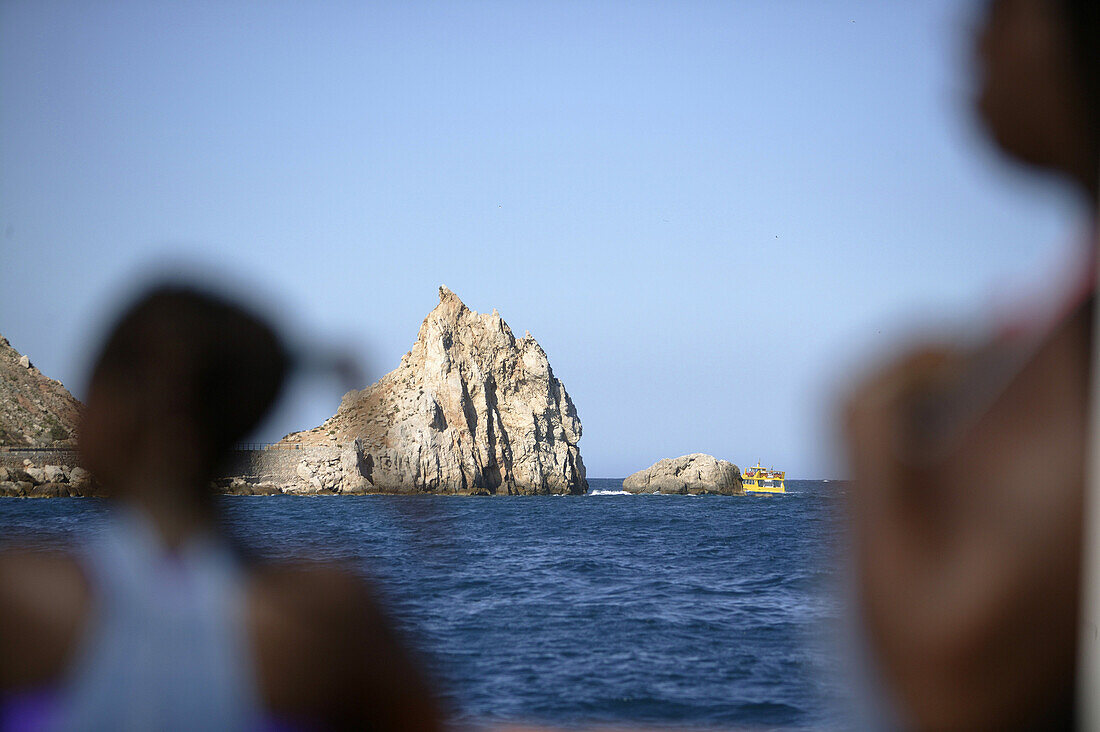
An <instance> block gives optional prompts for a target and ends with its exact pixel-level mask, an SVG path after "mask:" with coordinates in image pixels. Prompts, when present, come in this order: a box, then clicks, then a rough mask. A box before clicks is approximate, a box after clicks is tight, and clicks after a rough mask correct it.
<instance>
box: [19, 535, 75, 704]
mask: <svg viewBox="0 0 1100 732" xmlns="http://www.w3.org/2000/svg"><path fill="white" fill-rule="evenodd" d="M89 595H90V593H89V588H88V586H87V582H86V581H85V578H84V574H83V572H82V571H81V567H80V564H79V562H78V561H77V560H76V558H75V557H74V556H73V555H71V554H69V553H66V552H64V551H59V550H35V549H26V548H11V549H5V550H0V626H2V627H3V628H4V629H5V632H4V633H2V634H0V686H2V687H4V688H8V687H10V686H13V685H23V684H40V683H46V682H48V681H50V680H52V679H53V678H55V677H56V676H57V675H58V674H59V673H60V672H61V670H62V669H63V668H64V664H65V662H66V661H67V660H68V657H69V655H70V653H71V651H72V648H73V646H74V644H75V642H76V639H77V638H78V636H79V633H80V629H81V625H82V623H83V618H84V615H85V611H86V609H87V606H88V602H89Z"/></svg>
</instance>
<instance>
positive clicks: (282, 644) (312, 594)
mask: <svg viewBox="0 0 1100 732" xmlns="http://www.w3.org/2000/svg"><path fill="white" fill-rule="evenodd" d="M248 606H249V612H248V617H249V626H250V633H251V636H252V641H253V644H252V645H253V648H254V649H255V654H256V655H255V659H256V664H257V670H258V673H259V681H260V688H261V690H262V692H263V697H264V701H265V704H266V705H267V707H268V708H269V709H271V710H273V711H275V712H277V713H279V714H283V715H287V716H288V717H290V718H304V719H313V720H317V721H323V722H326V723H329V724H332V725H334V726H337V727H344V726H360V723H362V722H365V720H374V721H375V722H378V721H379V720H390V721H391V722H392V724H379V725H378V726H379V728H385V729H435V728H437V727H438V725H437V721H438V715H437V711H436V706H435V703H434V700H433V699H432V697H431V696H430V694H429V691H428V687H427V685H426V684H425V683H424V680H423V678H422V676H421V673H420V670H419V668H418V666H417V664H416V663H415V661H413V659H412V658H411V657H410V656H409V654H408V651H407V649H406V648H405V647H404V644H403V643H402V642H401V640H400V639H399V637H398V634H397V633H396V632H395V627H394V624H393V623H392V621H391V619H390V618H389V617H388V616H387V614H386V613H385V612H384V611H383V610H382V604H381V603H380V602H379V601H378V600H377V596H376V593H375V590H374V589H373V588H372V586H371V585H370V584H369V583H368V582H367V580H365V579H364V578H363V577H361V576H360V575H359V574H358V573H357V572H356V571H355V570H353V569H352V568H350V567H347V566H343V565H339V564H325V563H318V562H308V561H289V562H279V563H272V564H263V565H258V566H255V567H253V568H252V571H251V572H250V578H249V587H248Z"/></svg>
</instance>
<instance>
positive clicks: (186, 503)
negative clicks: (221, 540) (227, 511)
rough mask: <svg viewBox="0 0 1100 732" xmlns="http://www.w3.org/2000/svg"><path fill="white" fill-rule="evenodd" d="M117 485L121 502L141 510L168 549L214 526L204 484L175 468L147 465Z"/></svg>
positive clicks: (176, 546) (178, 545)
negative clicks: (122, 483) (173, 469)
mask: <svg viewBox="0 0 1100 732" xmlns="http://www.w3.org/2000/svg"><path fill="white" fill-rule="evenodd" d="M199 483H201V481H199ZM119 488H121V490H120V491H119V493H120V498H122V500H123V502H124V503H126V504H127V505H129V506H131V507H133V508H135V509H137V510H139V511H141V512H142V513H144V514H145V515H146V516H147V517H148V518H149V520H150V521H151V522H152V524H153V527H154V528H155V529H156V532H157V534H158V536H159V537H160V539H161V541H162V542H163V543H164V545H165V546H166V547H168V548H170V549H176V548H179V547H180V546H181V545H182V544H183V543H184V542H186V541H187V539H189V538H191V537H193V536H195V535H196V534H200V533H205V532H209V531H211V530H212V529H213V527H214V515H213V507H212V506H211V502H210V500H209V498H210V497H209V496H208V495H206V494H205V493H204V492H203V490H204V486H202V485H200V484H197V482H196V481H195V480H194V479H189V478H187V477H186V476H184V475H183V474H181V473H180V472H178V471H172V470H166V469H164V468H163V467H158V468H157V469H153V468H152V467H151V466H147V467H146V469H137V470H134V471H132V472H131V473H130V474H129V476H128V478H127V481H126V484H125V485H121V486H119Z"/></svg>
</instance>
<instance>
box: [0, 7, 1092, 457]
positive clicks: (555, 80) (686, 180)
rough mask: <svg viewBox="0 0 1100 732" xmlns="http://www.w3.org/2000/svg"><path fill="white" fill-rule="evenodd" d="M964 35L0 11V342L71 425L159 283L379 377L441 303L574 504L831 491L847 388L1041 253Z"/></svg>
mask: <svg viewBox="0 0 1100 732" xmlns="http://www.w3.org/2000/svg"><path fill="white" fill-rule="evenodd" d="M977 7H978V6H977V4H975V3H973V2H970V3H967V2H947V1H946V0H927V1H924V2H903V1H901V0H892V1H890V2H871V1H870V0H868V1H866V2H831V1H827V0H814V1H812V2H811V1H809V0H805V1H803V2H795V1H793V0H790V1H788V0H783V1H767V2H765V1H764V0H758V1H753V0H741V1H740V2H688V1H677V2H671V1H670V2H660V3H657V2H518V1H513V2H459V3H455V2H439V3H423V2H408V3H405V2H401V3H398V2H393V3H385V2H375V3H359V2H355V3H336V2H332V3H312V2H304V1H303V2H233V1H231V0H227V1H225V2H209V3H198V2H196V3H176V2H157V1H152V2H149V1H147V2H135V3H86V2H72V3H62V2H42V1H34V2H16V1H14V0H8V1H7V2H4V3H2V4H0V247H2V262H3V264H2V268H0V333H3V334H4V335H5V336H7V337H8V338H9V340H11V342H12V343H13V345H15V346H16V348H18V349H19V350H21V351H23V352H25V353H27V354H29V355H30V356H31V358H32V359H33V360H34V361H35V363H36V364H37V365H38V366H39V367H40V368H41V369H42V370H43V371H44V372H46V373H47V374H49V375H52V376H55V377H57V378H60V379H61V380H62V381H64V382H65V383H66V384H67V385H69V386H70V387H71V388H72V389H73V390H74V392H75V393H76V394H77V396H80V395H81V391H82V389H83V387H84V383H83V380H84V376H83V374H84V369H85V367H86V359H87V353H88V349H89V348H90V346H91V344H93V343H94V341H95V338H96V337H97V334H98V333H99V331H100V329H101V328H102V327H103V324H104V319H105V318H107V317H109V316H110V314H111V313H113V312H114V310H115V308H117V307H118V303H119V301H120V299H122V298H124V297H125V296H127V295H128V294H130V293H132V292H133V290H134V289H135V288H136V287H139V286H140V284H141V283H142V282H145V281H147V278H148V277H149V276H150V273H152V272H164V271H176V270H177V269H182V270H183V271H186V272H190V273H192V274H197V275H199V276H201V277H202V278H203V279H209V280H210V281H212V282H216V283H217V285H216V286H218V287H221V288H224V289H227V290H229V291H231V292H233V293H236V294H237V295H238V296H240V297H243V298H246V299H247V300H249V301H251V302H254V303H257V304H258V306H260V307H262V308H264V309H265V311H267V312H270V313H271V314H272V315H273V316H274V317H276V318H278V319H279V321H280V322H281V323H283V325H284V327H285V328H286V330H287V331H288V333H290V334H291V335H292V337H294V338H295V339H297V340H299V341H301V342H305V343H314V344H324V343H345V344H347V346H348V347H349V348H351V349H352V350H353V351H354V352H355V353H357V354H358V355H359V356H360V357H361V358H362V359H363V360H364V361H365V362H366V363H367V364H368V365H369V373H370V375H371V376H372V378H376V377H377V376H380V375H381V374H382V373H384V372H385V371H388V370H389V369H391V368H393V367H394V366H395V365H396V364H397V362H398V360H399V359H400V356H401V354H403V353H404V352H405V351H406V350H407V349H408V348H409V347H410V346H411V344H412V342H413V340H414V338H415V335H416V331H417V328H418V326H419V323H420V321H421V319H422V318H423V317H424V316H425V315H426V314H427V313H428V311H429V310H430V309H431V308H432V307H433V306H434V305H435V302H436V288H437V287H438V286H439V285H440V284H441V283H445V284H447V285H448V286H449V287H450V288H451V289H453V290H454V291H455V292H457V293H458V294H459V295H460V296H461V297H462V298H463V299H464V300H465V302H466V303H467V305H469V306H470V307H471V308H473V309H475V310H479V311H488V310H491V309H492V308H494V307H495V308H497V309H498V310H499V311H500V313H501V314H502V315H503V316H504V318H505V320H507V322H508V323H509V324H510V325H511V326H512V328H513V330H514V331H516V332H517V334H521V333H522V332H523V331H524V330H530V331H531V333H532V334H533V335H534V336H535V337H536V338H537V339H538V340H539V342H540V343H541V344H542V345H543V347H544V348H545V349H546V351H547V353H548V355H549V357H550V361H551V364H552V366H553V368H554V370H555V373H556V374H557V375H558V376H559V377H560V378H561V379H562V380H563V381H564V382H565V384H566V387H567V388H568V390H569V392H570V394H571V395H572V396H573V399H574V401H575V402H576V404H577V407H578V410H579V412H580V416H581V420H582V422H583V424H584V438H583V439H582V441H581V452H582V454H583V456H584V458H585V461H586V463H587V464H588V466H589V474H590V475H591V476H622V475H625V474H627V473H629V472H632V471H634V470H637V469H640V468H642V467H646V466H648V465H649V464H651V463H652V462H654V461H656V460H657V459H659V458H661V457H667V456H674V455H680V454H683V453H687V452H695V451H701V452H710V453H713V454H715V455H718V456H720V457H723V458H726V459H730V460H733V461H734V462H735V463H738V464H739V465H745V464H747V463H750V462H752V461H755V460H756V459H761V460H763V461H764V462H766V463H771V464H774V465H776V466H778V467H782V468H786V469H787V470H788V472H789V474H791V475H794V476H814V477H817V476H830V475H837V474H838V472H839V471H840V470H841V467H840V465H839V463H838V462H837V460H836V457H835V452H836V451H835V443H834V436H833V431H832V429H831V421H830V420H831V415H832V413H833V409H834V406H835V403H836V400H837V398H838V395H840V394H842V393H843V390H844V388H845V386H846V385H847V384H848V383H850V381H851V379H852V378H853V375H854V374H856V373H858V372H859V371H860V370H861V369H863V368H866V363H867V360H868V359H869V358H871V359H873V358H877V357H881V356H882V354H884V353H888V352H890V351H892V350H896V349H897V348H898V346H899V344H900V343H902V342H904V341H905V339H906V338H908V337H909V336H910V335H911V334H912V332H913V330H914V328H917V327H922V326H923V327H928V324H943V323H970V322H978V323H980V322H984V321H983V318H984V314H987V313H989V312H990V311H991V308H992V307H993V306H994V305H997V304H1002V305H1003V304H1004V303H1011V302H1012V301H1013V299H1015V298H1017V297H1019V295H1020V294H1021V293H1023V292H1029V291H1031V290H1034V289H1037V288H1038V289H1039V290H1042V289H1048V290H1049V289H1052V287H1053V286H1052V284H1051V283H1052V282H1054V280H1053V279H1052V273H1054V272H1056V271H1057V270H1058V268H1059V267H1060V266H1061V265H1062V264H1063V263H1064V262H1065V261H1066V260H1067V259H1068V258H1069V257H1070V256H1071V254H1072V249H1073V239H1074V237H1075V236H1076V233H1075V232H1076V231H1077V228H1076V227H1078V226H1079V225H1080V221H1079V212H1078V211H1077V210H1076V209H1075V208H1074V204H1073V203H1072V202H1071V201H1070V200H1068V198H1067V196H1066V194H1065V191H1064V190H1063V189H1061V188H1059V187H1058V186H1057V185H1056V184H1054V183H1052V182H1051V181H1045V180H1038V179H1034V178H1032V177H1030V176H1029V175H1026V174H1024V173H1023V172H1021V171H1018V170H1016V169H1014V168H1013V167H1011V166H1010V165H1008V164H1005V163H1003V162H1002V161H1001V160H999V158H998V157H997V156H996V154H995V153H994V151H993V150H992V149H991V148H990V146H989V145H988V144H986V143H985V141H984V139H983V137H982V134H981V130H980V129H979V128H978V126H977V125H976V123H975V122H974V120H973V119H972V115H971V113H970V109H969V96H970V91H969V90H970V85H971V82H970V73H969V47H968V43H969V40H968V35H969V29H970V27H971V25H972V17H973V15H974V13H975V11H976V9H977ZM339 392H340V388H339V387H338V386H337V385H335V384H327V383H299V384H296V385H295V386H294V388H293V389H292V390H291V394H290V396H288V399H287V401H286V402H285V403H284V404H283V405H282V406H281V407H280V409H279V410H278V413H277V414H276V415H275V416H274V417H273V418H272V420H271V421H270V422H269V423H268V424H267V425H265V427H264V428H263V429H262V430H261V434H260V435H259V437H261V438H268V439H273V438H278V437H279V436H281V435H282V434H283V433H285V432H286V431H289V430H291V429H300V428H305V427H309V426H313V425H314V424H316V423H318V422H320V421H321V420H322V419H324V418H325V417H326V416H328V415H329V414H331V413H332V412H333V411H334V409H335V406H336V404H337V403H338V402H339V397H340V393H339Z"/></svg>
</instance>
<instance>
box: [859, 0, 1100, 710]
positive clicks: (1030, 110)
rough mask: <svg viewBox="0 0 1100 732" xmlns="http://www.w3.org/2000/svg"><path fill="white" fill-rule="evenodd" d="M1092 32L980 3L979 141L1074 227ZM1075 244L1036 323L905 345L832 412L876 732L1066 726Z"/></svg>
mask: <svg viewBox="0 0 1100 732" xmlns="http://www.w3.org/2000/svg"><path fill="white" fill-rule="evenodd" d="M1098 18H1100V3H1097V2H1096V0H993V2H991V3H989V4H988V11H987V13H986V16H985V21H984V25H983V27H982V30H981V33H980V35H979V38H978V43H977V60H978V63H979V66H980V70H981V78H980V82H981V86H980V95H979V98H978V100H977V106H978V110H979V112H980V115H981V118H982V119H983V121H984V123H985V125H986V127H987V129H988V131H989V133H990V134H991V136H992V137H993V138H994V139H995V140H996V142H997V144H998V145H999V147H1000V148H1001V149H1002V150H1003V151H1004V152H1005V153H1007V154H1008V155H1009V156H1011V157H1012V158H1014V159H1015V160H1017V161H1020V162H1022V163H1024V164H1026V165H1028V166H1031V167H1033V168H1037V169H1041V170H1044V171H1052V172H1054V173H1057V174H1059V175H1061V176H1063V177H1064V178H1065V179H1066V180H1068V181H1070V182H1071V184H1072V185H1073V187H1074V188H1075V189H1076V190H1077V191H1079V192H1080V193H1081V194H1082V195H1084V196H1087V197H1088V201H1089V202H1090V210H1091V211H1093V213H1094V214H1095V202H1096V197H1097V192H1098V191H1097V179H1098V170H1097V167H1098V160H1100V155H1098V152H1100V148H1098V140H1100V135H1098V130H1100V124H1098V121H1100V92H1098V89H1100V44H1098V43H1097V41H1098V40H1100V37H1098V35H1097V33H1098V31H1100V24H1098ZM1092 228H1093V231H1092V235H1091V236H1090V238H1089V240H1088V241H1087V242H1086V243H1085V246H1084V247H1083V251H1082V259H1083V263H1082V267H1081V271H1080V273H1079V274H1080V281H1079V282H1076V283H1073V284H1069V285H1067V286H1066V287H1065V289H1064V290H1060V291H1059V292H1058V297H1059V298H1060V303H1059V305H1060V306H1056V307H1053V308H1051V309H1050V314H1048V317H1046V318H1043V319H1034V318H1033V319H1032V322H1024V323H1018V324H1017V325H1016V327H1010V328H1006V329H1005V331H1004V332H1003V333H999V334H996V335H995V336H994V337H992V338H991V339H990V340H989V341H988V342H987V343H984V344H981V345H977V346H973V347H964V346H952V345H931V346H927V347H920V348H916V349H914V350H913V352H911V353H909V354H908V355H906V356H904V357H902V358H901V359H899V360H898V361H897V362H896V363H894V364H892V365H890V366H888V367H886V368H884V369H882V370H880V371H879V372H878V373H875V374H873V375H872V376H870V377H869V378H867V379H866V380H865V381H864V382H863V383H862V384H861V385H860V386H859V387H858V388H857V389H856V390H855V392H854V394H853V395H852V397H851V398H850V401H849V403H848V405H847V408H846V412H845V426H844V428H845V441H846V444H847V448H848V460H849V466H850V470H851V475H852V478H853V479H854V482H853V484H852V485H851V487H850V489H849V492H848V494H847V499H846V508H847V518H848V520H849V530H850V538H851V545H852V552H853V557H854V564H855V583H856V588H855V594H856V603H857V608H858V612H859V616H860V621H861V624H862V628H863V634H864V637H865V638H866V640H867V641H868V645H869V648H868V652H869V653H868V654H869V656H870V665H871V666H872V667H873V668H875V669H877V671H878V672H879V675H880V677H881V680H882V686H883V688H884V689H885V692H886V696H887V700H886V701H887V706H888V707H889V708H890V710H891V712H892V713H891V715H890V716H892V717H894V719H892V720H886V721H887V725H886V726H900V727H903V728H907V729H908V728H912V729H959V730H979V729H1058V728H1066V727H1071V726H1073V724H1074V722H1075V716H1076V715H1075V700H1074V688H1075V663H1076V647H1077V628H1078V617H1079V614H1078V612H1079V611H1078V604H1079V597H1080V587H1081V580H1080V568H1081V540H1082V530H1083V527H1082V519H1081V517H1082V506H1083V499H1084V486H1085V459H1086V423H1087V417H1088V414H1087V412H1088V393H1089V368H1090V361H1089V358H1090V347H1091V342H1092V319H1093V316H1092V308H1093V290H1094V286H1095V283H1094V277H1093V273H1094V264H1095V258H1096V257H1095V249H1096V240H1095V219H1094V221H1093V227H1092ZM1090 447H1091V448H1092V449H1096V448H1097V445H1096V444H1095V437H1094V438H1093V443H1092V444H1090Z"/></svg>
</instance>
